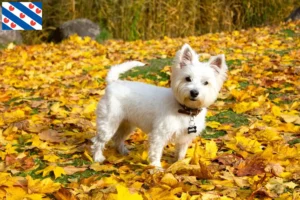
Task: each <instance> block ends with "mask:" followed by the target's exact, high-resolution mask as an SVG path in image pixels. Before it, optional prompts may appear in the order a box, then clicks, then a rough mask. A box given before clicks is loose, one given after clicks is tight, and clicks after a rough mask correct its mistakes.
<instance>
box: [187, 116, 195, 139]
mask: <svg viewBox="0 0 300 200" xmlns="http://www.w3.org/2000/svg"><path fill="white" fill-rule="evenodd" d="M190 117H191V118H190V122H189V127H188V134H190V133H197V126H196V125H195V120H194V119H195V116H193V115H192V113H191V114H190Z"/></svg>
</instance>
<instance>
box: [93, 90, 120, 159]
mask: <svg viewBox="0 0 300 200" xmlns="http://www.w3.org/2000/svg"><path fill="white" fill-rule="evenodd" d="M109 101H110V103H112V101H113V99H109ZM118 103H119V102H118V101H116V100H115V101H114V102H113V105H115V106H116V107H117V108H118V107H119V105H118ZM120 112H121V111H120V109H119V110H118V109H112V108H111V107H110V106H109V105H108V104H107V98H106V97H105V96H104V97H103V98H102V99H101V102H100V103H99V104H98V108H97V121H96V124H97V135H96V136H95V137H94V138H92V142H93V145H92V147H91V149H92V153H93V157H94V161H95V162H103V161H104V160H105V157H104V156H103V149H104V148H105V144H106V143H107V142H108V141H109V140H110V139H111V138H112V137H113V136H114V134H115V133H116V131H117V129H118V127H119V126H120V124H121V122H122V120H123V119H122V114H121V113H120Z"/></svg>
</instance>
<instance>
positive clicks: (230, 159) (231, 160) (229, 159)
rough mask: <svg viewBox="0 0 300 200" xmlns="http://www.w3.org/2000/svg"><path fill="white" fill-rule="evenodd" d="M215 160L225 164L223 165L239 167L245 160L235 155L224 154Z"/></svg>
mask: <svg viewBox="0 0 300 200" xmlns="http://www.w3.org/2000/svg"><path fill="white" fill-rule="evenodd" d="M215 160H216V161H218V162H219V163H221V164H223V165H230V166H237V165H239V164H240V163H241V162H242V161H243V160H244V159H243V158H242V157H240V156H237V155H235V154H227V153H224V154H222V155H220V156H218V157H217V158H216V159H215Z"/></svg>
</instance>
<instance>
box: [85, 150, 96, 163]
mask: <svg viewBox="0 0 300 200" xmlns="http://www.w3.org/2000/svg"><path fill="white" fill-rule="evenodd" d="M83 155H84V156H85V157H86V158H87V159H88V160H89V161H91V162H93V161H94V160H93V158H92V157H91V156H90V154H89V152H88V151H87V150H86V149H85V150H84V153H83Z"/></svg>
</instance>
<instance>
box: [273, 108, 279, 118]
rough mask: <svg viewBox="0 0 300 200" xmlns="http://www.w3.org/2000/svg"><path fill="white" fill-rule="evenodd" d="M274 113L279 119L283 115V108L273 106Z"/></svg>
mask: <svg viewBox="0 0 300 200" xmlns="http://www.w3.org/2000/svg"><path fill="white" fill-rule="evenodd" d="M272 113H273V115H274V116H276V117H278V116H280V115H281V108H280V107H278V106H272Z"/></svg>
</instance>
